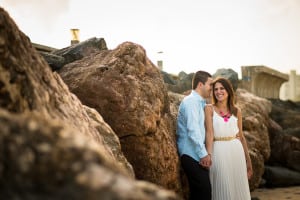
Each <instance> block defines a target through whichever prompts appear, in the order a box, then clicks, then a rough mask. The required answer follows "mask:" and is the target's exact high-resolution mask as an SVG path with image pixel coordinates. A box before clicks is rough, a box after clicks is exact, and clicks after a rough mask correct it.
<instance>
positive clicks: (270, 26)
mask: <svg viewBox="0 0 300 200" xmlns="http://www.w3.org/2000/svg"><path fill="white" fill-rule="evenodd" d="M0 6H1V7H3V8H4V9H5V10H6V11H7V12H8V13H9V14H10V16H11V18H12V19H13V20H14V21H15V22H16V24H17V25H18V27H19V28H20V30H21V31H22V32H24V33H25V34H26V35H27V36H28V37H29V38H30V39H31V41H32V42H34V43H39V44H43V45H47V46H50V47H53V48H58V49H60V48H64V47H67V46H69V45H70V40H71V33H70V29H73V28H78V29H79V30H80V35H79V39H80V41H84V40H87V39H89V38H92V37H97V38H104V40H105V41H106V44H107V47H108V49H114V48H116V47H117V46H118V45H120V44H122V43H123V42H126V41H130V42H134V43H136V44H139V45H141V46H142V47H143V48H144V49H145V50H146V53H147V57H148V58H149V59H150V60H151V61H152V62H153V63H154V64H157V61H158V60H162V61H163V70H164V71H166V72H168V73H172V74H178V73H179V72H181V71H184V72H186V73H191V72H196V71H198V70H205V71H208V72H210V73H212V74H213V73H215V72H216V71H217V69H220V68H226V69H228V68H230V69H233V70H234V71H236V72H237V73H238V74H239V77H240V76H241V66H250V65H264V66H267V67H269V68H273V69H275V70H278V71H280V72H283V73H289V72H290V70H296V72H297V74H300V0H105V1H104V0H84V1H82V0H0Z"/></svg>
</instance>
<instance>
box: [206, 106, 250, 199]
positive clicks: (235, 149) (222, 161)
mask: <svg viewBox="0 0 300 200" xmlns="http://www.w3.org/2000/svg"><path fill="white" fill-rule="evenodd" d="M213 129H214V137H215V138H216V137H219V139H220V137H221V138H223V139H224V137H226V138H228V137H235V135H236V134H237V133H238V132H239V128H238V125H237V118H236V117H235V116H233V115H232V116H231V117H230V118H229V120H228V121H227V122H225V121H224V119H223V117H221V116H220V115H219V114H218V113H216V112H215V111H214V114H213ZM210 180H211V185H212V199H213V200H250V199H251V196H250V190H249V183H248V178H247V166H246V159H245V154H244V150H243V146H242V143H241V141H240V140H239V139H232V140H227V141H226V140H225V141H214V143H213V152H212V166H211V168H210Z"/></svg>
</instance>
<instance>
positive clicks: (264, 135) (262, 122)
mask: <svg viewBox="0 0 300 200" xmlns="http://www.w3.org/2000/svg"><path fill="white" fill-rule="evenodd" d="M236 95H237V104H238V106H239V107H240V108H241V109H242V115H243V131H244V134H245V137H246V139H247V144H248V148H249V150H250V156H251V160H252V165H253V171H254V173H253V177H252V178H251V180H250V188H251V190H252V189H254V188H257V187H258V186H259V184H260V182H261V181H262V175H263V173H264V162H265V161H267V160H268V159H269V157H270V151H271V149H270V140H269V133H268V126H269V113H270V112H271V108H272V104H271V102H270V101H268V100H267V99H264V98H261V97H258V96H255V95H253V94H251V93H249V92H247V91H246V90H243V89H239V88H238V89H237V91H236Z"/></svg>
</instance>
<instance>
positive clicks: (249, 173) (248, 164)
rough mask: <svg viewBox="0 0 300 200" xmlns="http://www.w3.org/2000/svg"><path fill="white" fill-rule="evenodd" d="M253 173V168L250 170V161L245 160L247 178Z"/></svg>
mask: <svg viewBox="0 0 300 200" xmlns="http://www.w3.org/2000/svg"><path fill="white" fill-rule="evenodd" d="M252 175H253V170H252V163H251V161H249V160H248V161H247V176H248V179H250V178H251V177H252Z"/></svg>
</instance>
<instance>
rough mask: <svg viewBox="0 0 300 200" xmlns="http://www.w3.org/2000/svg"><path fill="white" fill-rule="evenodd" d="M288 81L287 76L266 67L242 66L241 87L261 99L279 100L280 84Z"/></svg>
mask: <svg viewBox="0 0 300 200" xmlns="http://www.w3.org/2000/svg"><path fill="white" fill-rule="evenodd" d="M288 80H289V77H288V75H287V74H284V73H281V72H279V71H276V70H274V69H271V68H268V67H266V66H263V65H260V66H242V81H241V86H240V87H242V88H245V89H246V90H248V91H249V92H251V93H253V94H255V95H257V96H259V97H263V98H274V99H278V98H279V91H280V87H281V85H282V83H284V82H286V81H288Z"/></svg>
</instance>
